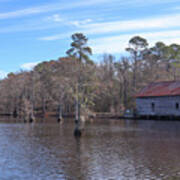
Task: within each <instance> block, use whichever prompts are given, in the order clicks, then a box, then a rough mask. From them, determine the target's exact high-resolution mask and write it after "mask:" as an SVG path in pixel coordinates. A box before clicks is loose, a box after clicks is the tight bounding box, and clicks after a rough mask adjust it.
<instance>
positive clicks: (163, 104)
mask: <svg viewBox="0 0 180 180" xmlns="http://www.w3.org/2000/svg"><path fill="white" fill-rule="evenodd" d="M153 104H154V111H153ZM177 104H178V105H177ZM136 109H137V114H138V115H140V116H144V115H145V116H146V115H150V116H180V96H164V97H144V98H136Z"/></svg>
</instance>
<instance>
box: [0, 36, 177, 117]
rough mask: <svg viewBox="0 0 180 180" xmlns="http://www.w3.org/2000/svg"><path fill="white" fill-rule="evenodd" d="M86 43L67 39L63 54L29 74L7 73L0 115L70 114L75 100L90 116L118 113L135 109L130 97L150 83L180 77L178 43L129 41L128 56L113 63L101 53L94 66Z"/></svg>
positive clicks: (0, 88) (0, 87) (1, 86)
mask: <svg viewBox="0 0 180 180" xmlns="http://www.w3.org/2000/svg"><path fill="white" fill-rule="evenodd" d="M87 42H88V39H87V38H86V37H85V36H84V35H83V34H81V33H76V34H73V35H72V43H71V48H70V49H69V50H68V51H67V56H66V57H62V58H59V59H58V60H51V61H48V62H42V63H40V64H38V65H37V66H35V67H34V69H33V70H32V71H30V72H26V71H21V72H18V73H10V74H8V76H7V77H6V78H5V79H3V80H1V81H0V100H1V101H0V113H1V114H3V113H11V114H12V113H15V112H17V114H18V115H23V114H24V113H26V112H28V111H29V112H32V111H35V113H41V114H45V113H47V112H57V111H58V108H59V107H61V108H63V112H64V113H66V114H71V113H73V112H74V105H75V102H79V103H80V104H81V107H82V109H84V110H88V111H93V112H111V113H119V112H123V111H124V110H125V109H127V108H128V109H133V108H134V107H135V101H134V95H135V93H136V92H137V91H138V90H139V89H141V88H142V87H144V86H145V85H146V84H148V83H150V82H154V81H166V80H177V79H178V78H179V75H180V45H177V44H171V45H169V46H167V45H165V44H164V43H163V42H157V43H156V44H155V46H154V47H149V45H148V42H147V40H146V39H144V38H142V37H139V36H136V37H133V38H132V39H130V41H129V45H128V47H127V49H126V51H128V52H129V56H127V57H121V58H120V59H115V57H114V56H113V55H111V54H104V55H102V58H101V59H100V60H99V61H98V63H95V62H94V61H93V60H92V59H91V58H90V57H91V55H92V51H91V48H90V47H88V46H87Z"/></svg>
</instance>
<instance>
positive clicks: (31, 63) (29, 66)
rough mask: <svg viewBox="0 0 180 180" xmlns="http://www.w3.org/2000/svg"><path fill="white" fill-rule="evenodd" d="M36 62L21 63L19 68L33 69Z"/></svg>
mask: <svg viewBox="0 0 180 180" xmlns="http://www.w3.org/2000/svg"><path fill="white" fill-rule="evenodd" d="M38 63H39V62H29V63H25V64H22V65H21V67H20V68H21V69H23V70H27V71H29V70H31V69H33V68H34V67H35V66H36V65H37V64H38Z"/></svg>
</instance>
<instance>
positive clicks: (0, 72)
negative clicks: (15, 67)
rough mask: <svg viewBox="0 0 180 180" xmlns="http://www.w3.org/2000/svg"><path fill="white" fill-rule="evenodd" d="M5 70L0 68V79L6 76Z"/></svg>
mask: <svg viewBox="0 0 180 180" xmlns="http://www.w3.org/2000/svg"><path fill="white" fill-rule="evenodd" d="M7 74H8V73H7V72H5V71H2V70H0V79H3V78H5V77H6V76H7Z"/></svg>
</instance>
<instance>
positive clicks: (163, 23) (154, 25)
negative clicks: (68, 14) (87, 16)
mask: <svg viewBox="0 0 180 180" xmlns="http://www.w3.org/2000/svg"><path fill="white" fill-rule="evenodd" d="M179 19H180V14H171V15H166V16H158V17H153V18H144V19H137V20H127V21H112V22H103V23H91V21H89V22H87V23H86V24H81V26H80V28H79V29H78V30H76V31H78V32H82V33H84V34H86V35H92V34H105V33H122V32H127V31H142V30H153V29H169V28H177V27H180V21H179ZM76 25H77V26H79V25H80V24H79V23H76ZM69 34H70V33H68V35H69ZM66 36H67V34H63V35H62V34H57V35H53V36H47V37H41V38H40V40H46V41H52V40H58V39H62V38H65V37H66Z"/></svg>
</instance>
